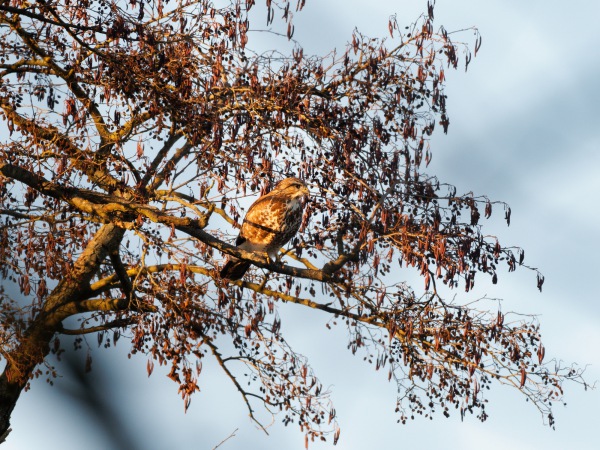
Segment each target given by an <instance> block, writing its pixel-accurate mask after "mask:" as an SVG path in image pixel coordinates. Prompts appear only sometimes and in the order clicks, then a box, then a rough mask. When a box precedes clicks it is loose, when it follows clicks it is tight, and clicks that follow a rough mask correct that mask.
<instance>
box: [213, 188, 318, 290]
mask: <svg viewBox="0 0 600 450" xmlns="http://www.w3.org/2000/svg"><path fill="white" fill-rule="evenodd" d="M309 194H310V192H309V190H308V188H307V187H306V185H305V184H304V182H303V181H302V180H300V179H298V178H294V177H290V178H286V179H285V180H282V181H280V182H279V183H277V185H276V186H275V188H273V190H272V191H271V192H269V193H267V194H265V195H263V196H262V197H260V198H259V199H258V200H256V201H255V202H254V203H253V204H252V206H250V209H249V210H248V212H247V213H246V217H245V218H244V222H243V223H242V228H241V229H240V234H239V235H238V237H237V239H236V241H235V245H236V246H237V247H238V248H240V249H242V250H246V251H248V252H260V253H266V254H267V256H268V258H269V259H270V260H271V261H275V260H276V259H277V255H278V253H279V250H280V249H281V247H283V246H284V245H285V244H286V243H287V242H288V241H289V240H290V239H291V238H292V237H294V235H295V234H296V233H297V232H298V229H299V228H300V224H301V223H302V211H303V209H304V200H305V199H306V198H307V197H308V195H309ZM248 267H250V263H249V262H247V261H243V260H241V259H239V258H236V257H234V256H230V257H229V260H228V261H227V263H226V264H225V265H224V266H223V268H222V269H221V278H227V279H229V280H239V279H240V278H242V276H244V274H245V273H246V270H248Z"/></svg>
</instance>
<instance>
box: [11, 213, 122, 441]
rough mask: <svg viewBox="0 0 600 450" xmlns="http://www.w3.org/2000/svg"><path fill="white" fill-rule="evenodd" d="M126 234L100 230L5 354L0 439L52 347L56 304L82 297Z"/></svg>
mask: <svg viewBox="0 0 600 450" xmlns="http://www.w3.org/2000/svg"><path fill="white" fill-rule="evenodd" d="M123 234H124V230H123V229H121V228H118V227H116V226H114V225H112V224H109V225H103V226H102V227H101V228H100V229H99V230H98V232H97V233H96V234H95V236H94V237H93V238H92V240H91V241H90V242H89V243H88V245H87V247H86V248H85V249H84V251H83V253H82V254H81V256H79V258H78V259H77V261H76V262H75V264H74V267H73V270H72V272H71V273H70V274H68V275H67V276H65V278H63V279H62V280H61V281H60V282H59V283H58V285H57V286H56V288H55V289H54V290H53V291H52V293H51V294H50V295H49V296H48V298H47V299H46V301H45V302H44V305H43V307H42V312H40V314H39V315H38V316H37V317H36V318H35V319H34V320H32V322H31V323H30V324H29V326H28V328H27V330H26V332H25V333H24V335H23V338H22V340H21V342H20V344H19V345H18V346H17V347H16V348H15V349H14V350H12V351H10V352H8V354H7V355H6V356H7V361H6V367H5V368H4V372H3V373H2V374H1V375H0V443H2V442H3V441H4V439H5V438H6V436H7V434H8V432H9V431H10V430H9V426H10V415H11V413H12V411H13V409H14V407H15V405H16V403H17V400H18V399H19V395H20V394H21V391H22V390H23V388H24V387H25V386H26V385H27V382H28V381H29V379H30V378H31V376H32V374H33V373H34V370H35V368H36V366H37V365H38V364H41V363H43V361H44V358H45V357H46V355H47V354H48V352H49V351H50V341H51V340H52V338H53V336H54V334H55V333H56V332H57V331H58V330H59V329H60V326H61V323H62V319H63V317H62V316H58V315H57V314H55V312H56V310H57V308H58V307H60V306H62V305H64V304H66V303H70V302H74V301H77V300H78V299H79V298H80V297H81V293H82V292H85V290H86V289H87V288H88V287H89V284H90V281H91V279H92V278H93V276H94V275H95V274H96V273H97V271H98V268H99V267H100V264H101V263H102V261H103V260H104V259H105V258H106V256H107V255H108V254H109V253H110V252H111V251H113V250H114V249H116V248H117V247H118V245H119V244H120V242H121V239H122V238H123Z"/></svg>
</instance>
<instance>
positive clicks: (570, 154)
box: [3, 0, 600, 450]
mask: <svg viewBox="0 0 600 450" xmlns="http://www.w3.org/2000/svg"><path fill="white" fill-rule="evenodd" d="M258 3H259V4H260V3H261V2H260V1H259V2H258ZM425 9H426V1H425V0H410V1H408V0H394V1H383V0H374V1H364V0H363V1H355V0H336V1H329V0H321V1H318V0H307V4H306V7H305V10H304V11H303V12H302V13H300V14H299V15H297V16H296V20H295V24H296V34H295V37H296V38H297V39H298V40H299V41H300V42H301V43H302V44H303V45H304V46H305V48H306V49H307V52H308V53H327V52H328V51H330V50H331V49H332V48H333V47H336V46H337V47H338V48H342V47H343V45H344V43H345V41H346V40H347V39H348V37H349V36H350V35H351V32H352V30H353V28H354V27H357V28H358V29H359V30H360V31H363V32H364V33H366V34H368V35H371V36H384V35H386V34H387V21H388V17H389V16H390V15H391V14H393V13H397V15H398V20H399V22H400V23H405V24H407V25H408V24H409V23H410V22H412V21H413V20H414V19H415V18H416V17H417V16H418V15H419V13H421V12H423V11H425ZM435 16H436V24H437V25H444V27H445V28H446V29H447V30H458V29H462V28H468V27H471V26H477V27H478V28H479V30H480V32H481V35H482V37H483V46H482V48H481V51H480V53H479V54H478V56H477V58H475V59H474V60H473V61H472V63H471V65H470V67H469V71H468V72H467V73H465V72H464V70H459V71H458V72H456V73H452V74H448V75H449V76H448V81H447V90H446V92H447V94H448V107H449V113H450V121H451V124H450V129H449V133H448V135H443V134H441V133H440V134H437V135H436V136H435V137H434V139H433V142H432V152H433V161H432V163H431V165H430V167H429V169H428V172H429V173H431V174H436V175H438V177H439V178H440V179H441V180H442V181H445V182H449V183H452V184H454V185H456V186H457V187H458V192H459V193H461V192H462V193H464V192H468V191H473V192H474V193H476V194H487V195H488V196H489V197H490V198H492V199H494V200H504V201H506V202H508V203H509V204H510V205H511V207H512V211H513V215H512V222H511V226H510V227H509V228H507V227H506V225H505V224H503V222H502V221H499V220H498V221H493V222H491V223H490V224H489V227H487V228H488V232H490V233H492V234H496V235H498V236H499V237H500V241H501V242H502V243H503V244H505V245H506V244H517V245H520V246H522V247H523V248H524V249H525V252H526V261H527V262H528V263H529V264H531V265H533V266H536V267H539V268H540V270H541V271H542V272H543V273H544V275H545V276H546V283H545V285H544V292H543V293H541V294H540V293H539V292H538V291H537V289H536V280H535V274H533V273H530V272H527V271H517V272H516V273H510V274H508V273H506V272H503V273H501V275H500V283H499V284H498V285H496V286H492V285H486V284H485V283H484V282H483V278H480V279H478V286H477V290H476V291H475V292H474V293H473V294H472V295H473V298H476V297H477V296H480V295H482V294H488V295H489V296H492V297H500V298H503V299H504V302H503V306H502V309H503V311H511V310H512V311H519V312H523V313H536V314H539V315H540V321H541V324H542V335H543V337H544V344H545V346H546V349H547V351H546V355H547V356H556V357H558V358H560V359H562V360H564V361H567V362H572V361H575V362H579V363H580V364H582V365H585V364H590V366H589V367H588V371H587V379H588V380H589V381H594V380H598V379H600V350H599V349H600V303H599V302H598V289H597V280H598V275H599V274H598V271H599V270H598V269H599V268H600V267H599V264H598V262H597V261H598V256H597V255H598V254H600V244H599V239H598V232H599V231H600V230H599V226H598V224H599V223H600V212H599V209H598V208H597V206H596V205H597V203H598V194H599V193H600V153H599V151H598V149H599V148H600V120H599V119H600V113H599V112H598V111H599V107H598V105H599V104H600V93H599V89H598V73H600V50H599V48H600V26H599V24H598V21H599V17H600V2H597V1H593V0H587V1H583V0H571V1H569V2H566V1H563V2H557V1H548V0H546V1H541V0H540V1H533V0H528V1H526V0H520V1H517V0H502V1H490V0H488V1H481V0H479V1H477V0H438V4H437V7H436V14H435ZM464 36H465V39H466V40H468V39H470V38H471V34H470V33H468V32H467V33H465V34H464ZM459 295H461V293H460V292H459ZM282 309H283V310H282V318H283V320H284V323H283V326H284V328H286V329H287V330H288V334H287V337H288V339H289V341H290V342H291V344H292V346H293V347H294V348H295V349H296V350H297V351H299V352H300V353H303V354H305V355H306V356H308V357H309V359H310V361H311V363H312V366H313V368H314V369H315V372H316V373H317V374H318V375H319V377H320V379H321V381H322V383H323V384H324V385H325V386H329V388H330V390H331V391H332V394H331V397H332V400H333V402H334V404H335V406H336V410H337V412H338V420H339V422H340V426H341V428H342V434H341V440H340V443H339V444H338V448H340V449H344V450H345V449H352V450H358V449H367V448H379V449H388V448H390V449H391V448H411V447H419V448H448V449H453V448H457V449H458V448H460V449H464V450H469V449H481V448H485V449H486V450H494V449H506V448H511V449H512V450H521V449H540V448H544V449H545V450H554V449H556V450H558V449H560V450H564V449H566V448H573V449H579V450H585V449H589V450H591V449H594V450H595V449H597V448H600V431H599V427H598V417H599V414H598V409H597V408H598V405H600V393H599V391H598V390H596V391H591V392H590V391H588V392H584V391H583V389H582V388H581V387H580V386H578V385H567V386H566V395H565V399H566V401H567V402H568V405H567V407H562V406H560V405H556V406H555V416H556V419H557V429H556V431H552V430H551V429H549V428H548V427H547V426H544V425H543V424H542V418H541V415H540V414H539V413H538V412H537V410H536V409H535V407H534V406H533V405H531V404H529V403H526V402H525V401H524V399H523V398H522V397H521V396H520V395H519V394H518V392H516V391H514V390H511V389H509V388H503V387H500V386H497V387H496V389H495V391H494V392H492V393H491V394H490V396H489V398H490V402H491V404H490V406H489V407H488V408H486V409H487V410H488V413H489V414H490V418H489V419H488V421H487V422H486V423H484V424H481V423H480V422H479V421H477V420H476V419H475V418H474V417H470V416H467V417H466V419H465V421H464V422H462V423H461V421H460V418H459V417H456V416H454V417H452V418H451V419H445V418H444V417H443V416H441V415H440V416H439V417H436V418H435V419H434V420H433V421H429V420H425V419H420V420H419V419H418V420H415V421H413V422H409V423H408V424H407V425H399V424H397V423H396V420H397V416H396V415H395V414H394V407H395V398H396V393H395V385H394V384H391V383H388V382H387V377H386V375H385V374H383V373H380V372H375V371H374V370H373V368H372V367H371V366H369V365H367V364H364V363H363V362H362V361H361V358H357V357H352V356H351V354H350V353H349V352H348V351H347V350H346V342H347V340H346V337H345V333H344V332H343V329H342V328H341V327H340V329H339V330H334V331H327V330H326V329H325V326H324V324H325V321H326V320H327V319H328V317H326V316H325V315H322V314H319V313H318V312H314V311H304V309H303V308H299V307H296V306H294V305H285V307H284V308H282ZM124 352H125V346H122V348H121V349H120V350H119V349H117V350H109V351H98V352H96V354H95V363H94V375H93V376H94V377H96V379H97V378H100V377H102V376H104V377H105V379H106V380H108V383H107V384H106V385H104V386H103V387H102V390H103V393H104V394H105V395H106V397H108V398H117V399H119V400H120V401H119V402H118V403H117V405H118V410H116V411H113V412H111V413H110V414H111V415H112V416H113V417H114V420H115V425H114V428H118V424H119V423H121V424H123V425H124V431H123V432H124V433H126V434H127V433H129V436H125V437H123V439H124V440H129V441H130V442H138V443H139V448H140V449H142V448H143V449H148V450H154V449H156V450H159V449H167V448H168V449H189V448H198V449H211V448H213V447H214V446H215V445H217V444H218V443H219V442H220V441H221V440H223V439H225V438H226V437H227V436H229V434H230V433H232V432H233V431H234V430H236V429H237V432H236V436H234V437H232V438H231V439H229V440H228V441H227V442H225V443H224V444H223V445H222V446H221V447H220V448H221V449H224V450H237V449H265V450H267V449H273V450H275V449H290V450H295V449H298V450H299V449H302V448H304V441H303V435H302V434H301V433H300V432H299V431H298V429H297V428H295V426H291V427H288V428H285V427H284V426H283V425H282V424H281V423H280V422H279V421H276V423H275V424H274V425H273V426H272V427H271V428H269V433H270V436H266V435H265V434H264V433H263V432H262V431H260V430H258V429H256V427H255V426H254V425H253V424H252V423H251V422H250V420H249V419H248V417H247V412H246V410H245V406H244V404H243V401H242V399H241V398H240V397H239V396H238V395H236V393H235V392H234V389H233V387H232V386H231V385H230V383H228V382H227V381H226V380H223V379H222V376H221V373H220V372H219V371H218V370H216V368H214V367H210V365H208V366H206V367H205V369H204V373H203V376H204V378H203V382H204V385H203V388H202V392H201V393H199V394H197V395H196V396H195V397H194V399H193V401H192V405H191V408H190V410H189V411H188V413H187V414H184V413H183V403H182V401H181V400H180V398H179V397H178V395H177V387H176V385H175V384H174V383H172V382H171V381H169V380H167V379H166V378H165V377H164V376H163V373H160V371H158V372H157V373H155V374H154V375H153V376H152V377H150V378H149V379H148V378H147V377H146V375H145V358H138V359H135V358H134V360H132V361H130V360H128V359H127V358H126V357H125V356H124V355H123V353H124ZM102 362H105V366H104V369H103V368H102V366H103V363H102ZM111 362H112V363H114V364H111ZM212 369H215V370H212ZM163 372H164V371H163ZM32 384H33V387H32V389H31V391H30V392H27V393H23V394H22V398H21V400H20V402H19V404H18V405H17V407H16V409H15V411H14V413H13V417H12V423H13V430H14V431H13V433H12V434H11V435H10V437H9V440H8V443H7V444H6V445H5V446H4V447H3V448H6V449H19V450H23V449H38V448H40V449H41V448H44V449H48V450H52V449H66V450H70V449H81V448H85V449H88V450H95V449H106V448H109V447H107V446H108V445H109V444H108V442H109V441H107V440H105V439H104V438H103V437H102V435H103V434H105V433H106V432H105V431H102V430H101V429H98V428H95V427H94V425H93V424H91V423H90V421H89V420H86V418H88V417H91V418H93V415H89V414H88V413H86V412H85V411H83V410H76V411H74V410H73V408H74V407H73V406H72V404H70V403H69V402H67V401H65V400H64V399H65V398H66V393H65V392H66V391H65V389H68V388H70V387H71V388H72V386H73V384H72V383H71V384H66V383H64V382H61V380H58V381H57V382H56V385H58V386H55V387H53V388H51V387H49V386H48V385H47V384H46V383H45V382H44V381H43V380H36V381H34V382H33V383H32ZM106 414H108V413H106ZM79 419H81V420H79ZM133 424H135V425H133ZM133 445H134V444H130V447H131V448H133ZM331 447H332V444H331V443H327V444H314V445H311V447H310V448H316V449H328V448H331Z"/></svg>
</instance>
